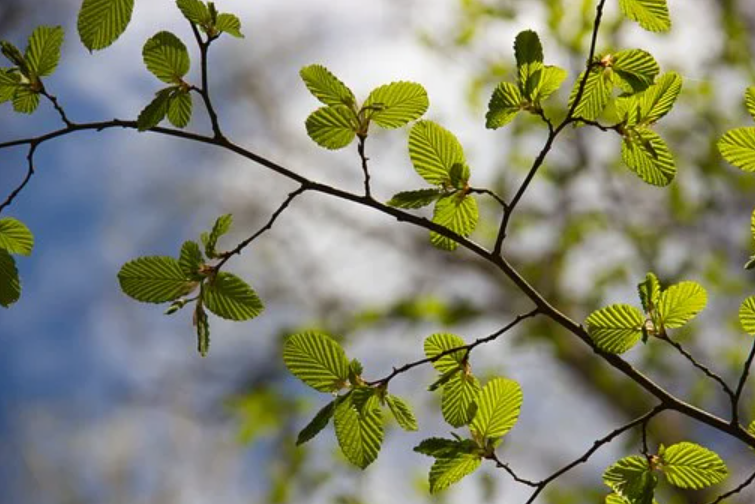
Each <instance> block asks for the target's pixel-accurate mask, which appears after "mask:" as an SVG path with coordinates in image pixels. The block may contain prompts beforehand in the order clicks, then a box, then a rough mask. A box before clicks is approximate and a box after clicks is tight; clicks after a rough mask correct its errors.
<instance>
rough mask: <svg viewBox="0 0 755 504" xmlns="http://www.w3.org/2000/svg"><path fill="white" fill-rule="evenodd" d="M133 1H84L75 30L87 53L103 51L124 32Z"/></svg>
mask: <svg viewBox="0 0 755 504" xmlns="http://www.w3.org/2000/svg"><path fill="white" fill-rule="evenodd" d="M133 11H134V0H84V2H83V4H82V5H81V10H80V11H79V19H78V23H77V28H78V30H79V37H80V38H81V43H82V44H84V47H86V48H87V49H89V51H90V52H91V51H96V50H98V49H104V48H106V47H107V46H109V45H110V44H112V43H113V42H115V41H116V40H117V39H118V37H120V36H121V34H122V33H123V32H124V31H125V30H126V27H127V26H128V23H129V21H131V14H132V13H133Z"/></svg>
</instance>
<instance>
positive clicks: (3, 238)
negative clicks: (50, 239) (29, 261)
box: [0, 217, 34, 256]
mask: <svg viewBox="0 0 755 504" xmlns="http://www.w3.org/2000/svg"><path fill="white" fill-rule="evenodd" d="M33 248H34V235H33V234H32V232H31V231H30V230H29V228H28V227H26V224H24V223H23V222H21V221H20V220H18V219H14V218H13V217H4V218H2V219H0V249H5V250H6V251H7V252H9V253H11V254H21V255H25V256H28V255H31V251H32V249H33Z"/></svg>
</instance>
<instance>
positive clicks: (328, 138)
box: [306, 105, 356, 150]
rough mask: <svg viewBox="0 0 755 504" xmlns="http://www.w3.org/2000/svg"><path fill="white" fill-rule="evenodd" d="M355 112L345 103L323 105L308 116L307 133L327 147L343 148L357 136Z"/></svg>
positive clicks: (320, 144)
mask: <svg viewBox="0 0 755 504" xmlns="http://www.w3.org/2000/svg"><path fill="white" fill-rule="evenodd" d="M355 121H356V119H355V117H354V112H353V111H352V110H351V109H350V108H349V107H347V106H345V105H336V106H332V107H321V108H319V109H317V110H315V111H314V112H312V114H310V116H309V117H307V122H306V127H307V134H308V135H309V137H310V138H311V139H312V140H314V141H315V142H316V143H317V144H318V145H319V146H321V147H325V148H326V149H331V150H335V149H343V148H344V147H346V146H347V145H349V144H350V143H351V142H352V141H353V140H354V137H355V136H356V131H355V130H356V123H355Z"/></svg>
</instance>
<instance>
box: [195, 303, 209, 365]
mask: <svg viewBox="0 0 755 504" xmlns="http://www.w3.org/2000/svg"><path fill="white" fill-rule="evenodd" d="M194 325H195V326H196V328H197V351H198V352H199V355H201V356H202V357H206V356H207V352H209V351H210V321H209V319H208V318H207V312H206V311H204V307H203V306H202V303H197V306H196V307H195V308H194Z"/></svg>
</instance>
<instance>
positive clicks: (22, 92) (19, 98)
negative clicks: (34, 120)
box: [13, 85, 39, 114]
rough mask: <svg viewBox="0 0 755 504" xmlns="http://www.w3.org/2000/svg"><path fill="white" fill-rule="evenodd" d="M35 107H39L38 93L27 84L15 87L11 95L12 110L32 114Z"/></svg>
mask: <svg viewBox="0 0 755 504" xmlns="http://www.w3.org/2000/svg"><path fill="white" fill-rule="evenodd" d="M37 107H39V93H37V92H36V91H33V90H32V89H31V87H29V86H27V85H22V86H19V87H18V88H16V94H15V95H13V110H15V111H16V112H20V113H22V114H32V113H34V111H35V110H37Z"/></svg>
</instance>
